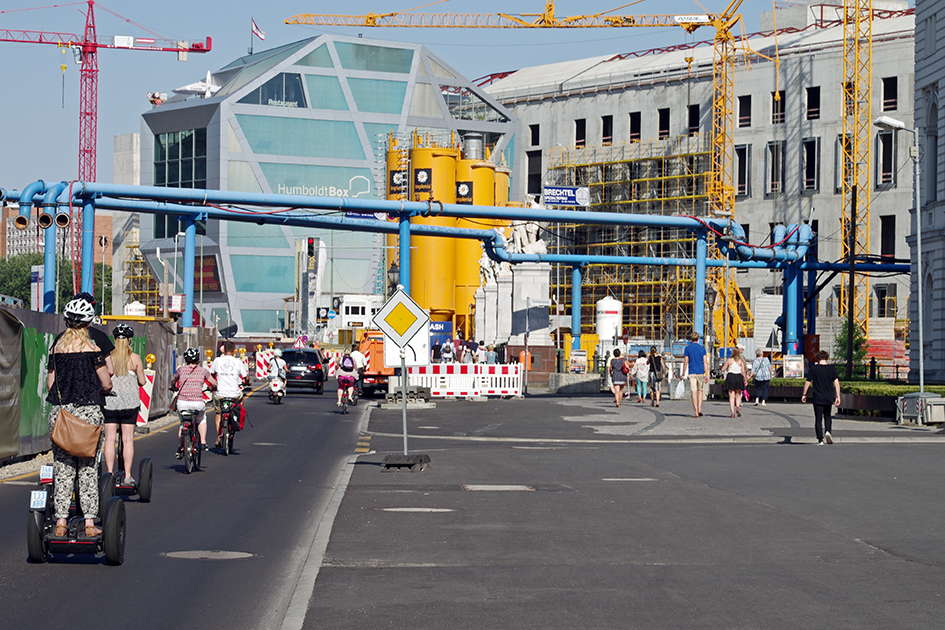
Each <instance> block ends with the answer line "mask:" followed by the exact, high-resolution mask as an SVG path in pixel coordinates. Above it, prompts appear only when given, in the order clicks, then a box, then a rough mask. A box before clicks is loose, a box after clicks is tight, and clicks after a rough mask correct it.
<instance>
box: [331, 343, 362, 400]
mask: <svg viewBox="0 0 945 630" xmlns="http://www.w3.org/2000/svg"><path fill="white" fill-rule="evenodd" d="M335 375H336V376H337V377H338V406H339V407H340V406H341V397H342V396H343V395H344V394H345V392H346V391H347V395H348V399H349V400H350V399H351V398H353V397H354V383H355V381H357V380H358V367H357V364H355V362H354V359H353V358H352V357H351V353H350V352H345V354H344V356H343V357H341V360H340V361H338V370H337V371H336V372H335Z"/></svg>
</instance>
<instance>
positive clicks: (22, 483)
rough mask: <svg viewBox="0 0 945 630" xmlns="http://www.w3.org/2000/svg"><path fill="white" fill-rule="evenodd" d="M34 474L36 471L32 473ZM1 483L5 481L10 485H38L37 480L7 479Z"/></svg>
mask: <svg viewBox="0 0 945 630" xmlns="http://www.w3.org/2000/svg"><path fill="white" fill-rule="evenodd" d="M32 474H36V473H32ZM0 483H5V484H6V485H8V486H35V485H36V482H35V481H9V480H7V481H3V482H0Z"/></svg>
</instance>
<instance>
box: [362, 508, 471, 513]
mask: <svg viewBox="0 0 945 630" xmlns="http://www.w3.org/2000/svg"><path fill="white" fill-rule="evenodd" d="M378 509H379V510H380V511H381V512H406V513H429V514H442V513H444V512H455V511H456V510H453V509H450V508H422V507H401V508H378Z"/></svg>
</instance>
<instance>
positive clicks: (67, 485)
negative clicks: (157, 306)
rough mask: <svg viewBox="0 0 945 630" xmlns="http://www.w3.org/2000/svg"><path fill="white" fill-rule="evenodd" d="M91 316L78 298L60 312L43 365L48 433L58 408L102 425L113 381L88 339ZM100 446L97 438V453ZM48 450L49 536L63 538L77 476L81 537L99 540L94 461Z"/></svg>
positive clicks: (91, 310) (89, 308)
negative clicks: (60, 323)
mask: <svg viewBox="0 0 945 630" xmlns="http://www.w3.org/2000/svg"><path fill="white" fill-rule="evenodd" d="M94 316H95V309H94V308H93V307H92V305H91V304H89V302H88V301H87V300H85V299H82V298H79V299H75V300H72V301H71V302H69V303H68V304H66V307H65V309H64V310H63V317H64V319H65V322H66V332H65V333H63V335H62V337H60V338H59V340H58V341H57V342H56V343H55V344H54V345H53V348H52V352H50V355H49V359H48V363H47V370H48V372H47V375H46V388H47V389H48V390H49V394H48V395H47V396H46V402H48V403H50V404H51V405H52V409H50V411H49V432H50V433H52V431H53V428H54V427H55V426H56V416H57V415H58V414H59V410H60V409H65V410H66V411H69V412H70V413H72V414H74V415H75V416H77V417H78V418H80V419H81V420H82V421H84V422H86V423H88V424H91V425H92V426H101V424H102V422H103V419H104V418H103V416H102V405H104V404H105V395H106V394H108V393H109V392H110V391H111V390H112V379H111V377H110V376H109V375H108V367H107V366H106V365H105V357H104V356H102V351H101V350H100V349H99V347H98V346H97V345H95V343H94V342H93V341H92V340H91V339H90V338H89V331H88V327H89V324H91V323H92V318H93V317H94ZM101 445H102V441H101V439H99V449H101ZM52 451H53V459H54V461H53V481H54V488H55V490H54V492H53V509H54V512H55V517H56V529H55V532H54V535H55V536H65V535H66V533H67V527H68V518H69V505H70V503H71V502H72V487H73V484H74V482H75V479H76V476H78V479H79V492H78V495H79V496H78V497H77V504H78V506H79V509H80V511H81V512H82V515H83V516H84V517H85V535H86V536H89V537H92V536H99V535H101V533H102V530H101V529H100V528H99V527H96V525H95V520H96V519H97V518H98V516H99V500H98V497H99V495H98V471H97V470H96V468H97V466H96V463H95V462H96V459H97V457H76V456H75V455H72V454H70V453H68V452H67V451H65V450H64V449H62V448H60V447H59V446H57V445H56V444H55V443H54V444H53V447H52ZM96 455H97V454H96Z"/></svg>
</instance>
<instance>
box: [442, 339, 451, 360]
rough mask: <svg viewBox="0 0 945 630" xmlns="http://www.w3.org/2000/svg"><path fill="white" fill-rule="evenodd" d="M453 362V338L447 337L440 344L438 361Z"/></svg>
mask: <svg viewBox="0 0 945 630" xmlns="http://www.w3.org/2000/svg"><path fill="white" fill-rule="evenodd" d="M452 362H453V340H452V339H447V340H446V341H444V342H443V345H442V346H440V363H452Z"/></svg>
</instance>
